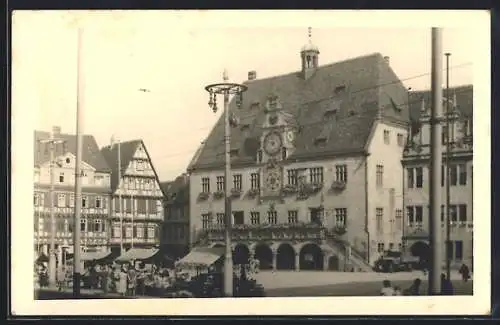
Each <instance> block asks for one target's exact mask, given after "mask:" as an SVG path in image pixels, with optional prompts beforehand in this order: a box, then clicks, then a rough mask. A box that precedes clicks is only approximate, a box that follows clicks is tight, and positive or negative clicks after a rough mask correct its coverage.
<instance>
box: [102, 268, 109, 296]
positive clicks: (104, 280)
mask: <svg viewBox="0 0 500 325" xmlns="http://www.w3.org/2000/svg"><path fill="white" fill-rule="evenodd" d="M108 283H109V270H108V266H107V265H103V266H102V267H101V289H102V291H103V293H104V294H107V293H108V290H109V284H108Z"/></svg>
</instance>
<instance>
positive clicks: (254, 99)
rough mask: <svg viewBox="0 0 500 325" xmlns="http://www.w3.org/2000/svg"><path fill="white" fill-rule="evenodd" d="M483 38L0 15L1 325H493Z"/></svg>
mask: <svg viewBox="0 0 500 325" xmlns="http://www.w3.org/2000/svg"><path fill="white" fill-rule="evenodd" d="M353 17H358V20H356V19H355V18H353ZM384 17H385V18H384ZM489 19H490V18H489V14H488V12H481V11H478V12H473V11H463V12H462V13H460V12H449V13H445V12H442V11H429V12H428V13H422V12H412V11H408V12H400V13H399V14H397V13H395V12H390V11H387V12H378V13H377V14H375V12H369V11H366V12H359V13H355V12H342V11H311V12H310V11H288V12H286V11H267V12H259V11H225V12H222V11H168V10H165V11H15V12H14V14H13V17H12V24H13V26H12V88H11V89H12V123H13V128H12V129H13V135H12V157H13V163H12V166H13V167H12V177H13V183H12V184H19V185H16V186H14V185H13V190H12V191H13V192H12V193H13V194H12V218H11V238H12V243H11V251H10V254H11V259H12V268H11V279H12V281H11V292H12V295H13V296H12V297H11V298H12V301H13V307H12V308H13V310H12V312H13V313H16V314H17V315H21V314H23V313H35V314H48V315H64V314H68V315H69V314H71V315H77V314H96V311H98V312H99V313H100V312H102V314H103V315H104V314H107V313H109V312H111V310H113V311H112V312H111V313H113V314H115V313H119V314H130V313H133V314H137V313H139V314H140V313H143V312H144V313H146V311H147V313H153V311H152V308H154V307H156V309H155V310H156V312H155V314H157V315H165V316H168V315H174V314H175V315H179V314H186V313H192V312H194V313H196V314H205V313H207V314H208V313H210V314H215V313H217V311H218V312H220V313H221V314H226V313H227V312H229V313H230V314H233V313H238V314H247V313H252V314H259V313H260V312H262V313H264V314H287V313H290V314H293V313H297V312H300V313H307V312H306V308H307V307H306V303H307V304H308V306H310V305H313V307H311V313H313V314H318V313H319V314H324V315H327V314H346V313H347V314H351V313H360V312H362V311H361V310H364V309H366V312H367V313H374V312H376V311H377V310H378V311H379V312H381V313H387V314H399V313H403V312H404V311H403V309H408V310H409V313H414V314H418V313H424V314H425V313H436V314H443V313H455V314H464V313H466V314H468V313H475V314H486V313H488V312H489V304H490V296H489V295H490V287H491V284H490V268H491V266H490V260H489V258H490V254H489V252H490V249H491V247H490V226H489V225H490V210H489V209H490V190H489V186H490V184H489V183H490V182H489V179H491V176H490V157H489V150H490V149H489V147H490V131H489V129H490V113H489V112H490V111H489V110H490V99H489V98H490V84H489V75H490V71H489V62H490V58H489V55H490V54H489V28H490V27H489ZM355 21H357V23H354V22H355ZM361 22H363V23H361ZM466 22H467V24H466ZM473 22H474V23H473ZM471 24H472V25H474V26H475V27H470V26H471ZM479 35H484V36H479ZM474 126H475V127H474ZM474 133H475V136H474ZM474 140H476V141H474ZM474 165H475V166H476V169H475V170H473V166H474ZM475 179H476V180H477V179H479V182H480V183H476V186H475V187H474V186H473V185H474V180H475ZM16 181H17V183H16ZM30 195H32V196H33V203H31V201H28V202H26V198H27V197H29V196H30ZM474 203H476V204H474ZM475 214H476V217H475V220H476V222H474V215H475ZM478 218H479V219H478ZM477 220H480V221H479V222H477ZM31 224H33V227H32V226H31ZM31 229H33V232H31ZM478 252H479V253H478ZM386 296H392V298H389V297H386ZM396 296H397V297H396ZM421 296H428V297H427V298H426V299H425V300H422V299H420V298H419V297H421ZM319 297H321V298H319ZM199 298H211V299H203V300H199V303H196V301H198V300H197V299H199ZM227 298H233V299H227ZM247 298H259V299H251V300H249V299H247ZM292 298H293V299H292ZM327 298H328V299H330V300H325V299H327ZM145 299H146V301H144V300H145ZM147 299H154V301H155V304H151V303H150V302H148V301H149V300H147ZM191 299H195V300H191ZM289 299H291V300H289ZM315 299H320V300H315ZM360 299H362V300H360ZM365 299H368V300H365ZM430 299H433V300H430ZM434 299H435V302H434ZM460 299H462V300H460ZM73 300H82V301H80V302H79V303H78V305H76V304H73V305H68V304H65V302H66V303H69V302H70V301H73ZM83 300H84V301H83ZM103 300H104V301H103ZM193 301H194V305H193ZM238 301H239V302H238ZM294 301H295V302H294ZM315 301H317V303H315ZM361 301H362V302H361ZM431 301H433V303H432V306H430V305H431ZM301 302H302V303H301ZM80 303H81V304H80ZM97 303H100V305H99V308H97V307H95V306H97ZM87 304H88V305H87ZM233 304H234V308H233V307H232V306H233ZM245 304H246V307H245ZM381 305H382V307H377V306H381ZM66 306H68V307H66ZM85 306H88V307H85ZM92 306H94V307H92ZM106 306H107V307H106ZM115 306H116V307H115ZM119 306H121V307H119ZM139 306H144V307H139ZM163 306H168V307H163ZM176 306H178V307H176ZM189 306H191V307H189ZM193 306H196V307H193ZM258 306H263V307H262V308H263V309H264V308H267V309H269V310H267V311H264V310H263V309H260V308H259V307H258ZM266 306H267V307H266ZM398 306H399V307H398ZM418 306H420V307H418ZM365 307H366V308H365ZM96 308H97V309H96ZM216 308H217V309H218V310H217V311H216V310H215V309H216ZM271 308H274V309H273V310H271ZM391 308H392V309H391ZM418 308H420V309H418ZM439 308H441V309H439ZM452 308H454V309H452ZM192 309H195V311H193V310H192ZM227 309H232V310H233V311H228V310H227ZM358 309H359V310H358ZM469 309H470V311H469ZM207 310H208V311H207ZM250 310H251V311H250ZM370 310H371V311H370Z"/></svg>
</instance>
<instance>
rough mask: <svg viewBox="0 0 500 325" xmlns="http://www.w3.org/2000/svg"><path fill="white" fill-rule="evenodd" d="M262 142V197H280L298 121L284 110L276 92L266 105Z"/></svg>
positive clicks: (270, 96) (271, 95)
mask: <svg viewBox="0 0 500 325" xmlns="http://www.w3.org/2000/svg"><path fill="white" fill-rule="evenodd" d="M265 113H266V116H265V119H264V123H263V125H262V129H263V130H264V132H263V133H262V138H261V141H260V143H261V144H262V147H261V152H262V162H263V163H264V164H265V165H264V168H263V175H262V176H263V181H264V182H263V193H262V194H263V195H262V198H270V197H280V196H281V188H282V186H283V166H282V163H283V161H285V160H286V159H287V158H288V156H289V155H290V154H291V153H292V152H293V150H294V148H295V145H294V144H295V135H296V131H297V123H296V119H295V117H294V116H293V115H292V114H290V113H288V112H285V111H284V110H283V106H282V104H281V102H280V100H279V98H278V96H277V95H275V94H270V95H269V96H268V98H267V102H266V105H265Z"/></svg>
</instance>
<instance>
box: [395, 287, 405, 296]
mask: <svg viewBox="0 0 500 325" xmlns="http://www.w3.org/2000/svg"><path fill="white" fill-rule="evenodd" d="M402 295H403V293H402V292H401V288H400V287H399V286H395V287H394V296H402Z"/></svg>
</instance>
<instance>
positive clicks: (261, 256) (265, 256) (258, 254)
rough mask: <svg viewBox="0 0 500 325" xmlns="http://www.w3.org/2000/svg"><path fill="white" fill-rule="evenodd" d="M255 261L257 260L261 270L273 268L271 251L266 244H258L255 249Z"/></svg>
mask: <svg viewBox="0 0 500 325" xmlns="http://www.w3.org/2000/svg"><path fill="white" fill-rule="evenodd" d="M255 259H257V260H259V268H260V269H261V270H270V269H272V268H273V251H272V250H271V248H270V247H269V246H267V245H266V244H259V245H257V246H256V247H255Z"/></svg>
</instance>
